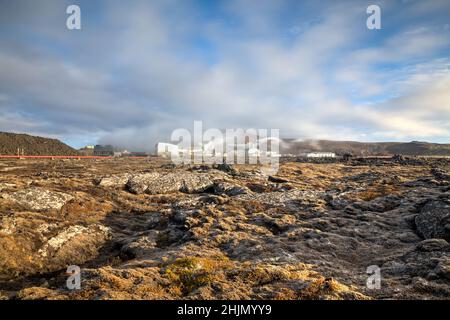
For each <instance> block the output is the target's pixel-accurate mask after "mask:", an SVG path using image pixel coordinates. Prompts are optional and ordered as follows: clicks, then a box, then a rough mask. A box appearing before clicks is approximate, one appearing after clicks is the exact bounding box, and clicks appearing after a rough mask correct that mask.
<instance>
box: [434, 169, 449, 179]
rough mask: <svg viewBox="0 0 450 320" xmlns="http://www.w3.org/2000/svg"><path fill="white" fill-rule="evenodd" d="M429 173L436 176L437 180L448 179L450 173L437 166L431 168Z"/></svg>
mask: <svg viewBox="0 0 450 320" xmlns="http://www.w3.org/2000/svg"><path fill="white" fill-rule="evenodd" d="M430 172H431V174H432V175H434V176H435V177H436V179H438V180H450V174H448V173H447V172H446V171H444V170H442V169H438V168H433V169H431V171H430Z"/></svg>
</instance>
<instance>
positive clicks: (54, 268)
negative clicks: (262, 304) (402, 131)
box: [0, 158, 450, 299]
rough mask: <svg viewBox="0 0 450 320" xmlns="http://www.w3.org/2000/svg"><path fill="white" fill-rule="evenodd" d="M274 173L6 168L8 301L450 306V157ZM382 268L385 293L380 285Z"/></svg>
mask: <svg viewBox="0 0 450 320" xmlns="http://www.w3.org/2000/svg"><path fill="white" fill-rule="evenodd" d="M263 172H264V170H261V168H259V167H257V166H234V167H231V166H227V165H221V166H213V167H208V166H196V167H195V166H182V167H175V166H173V165H172V164H170V163H169V162H168V161H166V160H163V159H157V158H152V159H150V160H145V159H105V160H2V161H0V298H1V299H449V298H450V245H449V242H450V200H449V199H450V161H449V160H448V159H428V160H420V161H419V160H415V161H405V160H404V159H401V158H400V159H399V158H394V159H381V160H376V161H374V160H371V161H361V160H352V161H350V162H346V163H338V162H337V163H321V164H315V163H300V162H286V163H283V164H282V165H281V166H280V170H279V171H278V173H277V174H276V175H275V176H266V175H265V174H264V173H263ZM70 265H78V266H80V267H81V270H82V273H81V278H82V283H81V289H79V290H69V289H67V287H66V279H67V277H68V274H67V273H66V270H67V267H68V266H70ZM372 265H377V266H379V267H380V272H381V277H382V280H381V288H380V289H369V288H367V286H366V281H367V278H368V277H369V276H370V275H369V274H367V268H368V267H369V266H372Z"/></svg>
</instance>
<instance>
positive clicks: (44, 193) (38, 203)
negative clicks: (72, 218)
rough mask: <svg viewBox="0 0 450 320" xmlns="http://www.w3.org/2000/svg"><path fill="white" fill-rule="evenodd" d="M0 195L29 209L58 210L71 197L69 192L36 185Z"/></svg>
mask: <svg viewBox="0 0 450 320" xmlns="http://www.w3.org/2000/svg"><path fill="white" fill-rule="evenodd" d="M2 197H3V198H5V199H8V200H11V201H14V202H16V203H18V204H19V205H22V206H24V207H27V208H29V209H31V210H51V209H56V210H59V209H61V208H62V207H63V206H64V205H65V204H66V202H68V201H69V200H72V199H73V196H71V195H70V194H67V193H63V192H56V191H50V190H46V189H43V188H38V187H31V188H28V189H24V190H19V191H16V192H14V193H11V194H2Z"/></svg>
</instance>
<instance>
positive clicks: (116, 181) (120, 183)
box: [95, 173, 132, 188]
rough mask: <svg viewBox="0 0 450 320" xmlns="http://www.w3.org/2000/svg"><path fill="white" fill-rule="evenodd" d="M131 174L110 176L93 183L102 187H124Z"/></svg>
mask: <svg viewBox="0 0 450 320" xmlns="http://www.w3.org/2000/svg"><path fill="white" fill-rule="evenodd" d="M131 177H132V174H130V173H126V174H123V175H112V176H108V177H103V178H100V179H97V180H95V183H96V184H97V185H99V186H102V187H122V188H123V187H124V186H125V185H126V184H127V182H128V180H129V179H130V178H131Z"/></svg>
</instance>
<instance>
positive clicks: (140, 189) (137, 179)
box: [127, 172, 161, 194]
mask: <svg viewBox="0 0 450 320" xmlns="http://www.w3.org/2000/svg"><path fill="white" fill-rule="evenodd" d="M160 176H161V174H160V173H158V172H150V173H143V174H137V175H134V176H133V177H131V178H130V179H129V180H128V182H127V188H128V190H129V191H130V192H133V193H135V194H141V193H144V192H145V191H146V190H147V189H148V186H149V185H150V184H152V183H153V182H154V181H155V180H156V179H157V178H159V177H160Z"/></svg>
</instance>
